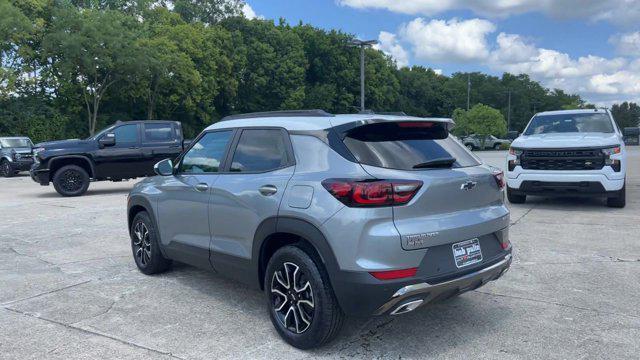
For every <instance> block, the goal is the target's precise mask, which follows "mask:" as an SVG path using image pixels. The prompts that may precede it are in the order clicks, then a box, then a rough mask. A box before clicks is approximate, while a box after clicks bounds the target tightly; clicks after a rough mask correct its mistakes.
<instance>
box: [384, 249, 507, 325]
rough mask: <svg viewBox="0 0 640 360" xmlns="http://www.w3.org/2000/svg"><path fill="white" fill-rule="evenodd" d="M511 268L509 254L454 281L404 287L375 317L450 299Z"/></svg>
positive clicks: (423, 283)
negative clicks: (407, 306)
mask: <svg viewBox="0 0 640 360" xmlns="http://www.w3.org/2000/svg"><path fill="white" fill-rule="evenodd" d="M510 266H511V254H507V255H506V256H505V257H504V258H503V259H502V260H500V261H498V262H497V263H495V264H493V265H490V266H487V267H485V268H484V269H480V270H478V271H475V272H472V273H470V274H466V275H463V276H461V277H459V278H456V279H453V280H449V281H445V282H442V283H439V284H430V283H428V282H421V283H417V284H411V285H407V286H404V287H402V288H400V289H398V291H396V292H395V293H394V294H393V296H391V299H389V301H387V302H386V303H385V304H384V305H382V306H380V307H379V308H378V309H377V310H376V312H375V313H374V315H383V314H387V313H389V314H392V315H396V314H399V313H401V311H402V309H403V306H402V305H405V304H410V303H411V304H417V305H418V306H421V305H424V304H427V303H430V302H433V301H436V300H439V299H443V298H448V297H451V296H455V295H457V294H461V293H464V292H467V291H470V290H474V289H477V288H479V287H480V286H482V285H484V284H486V283H488V282H489V281H492V280H496V279H498V278H499V277H500V276H502V274H504V273H505V272H506V271H507V270H508V269H509V267H510ZM414 306H415V305H414ZM416 307H417V306H416ZM416 307H413V306H412V308H411V310H414V309H415V308H416Z"/></svg>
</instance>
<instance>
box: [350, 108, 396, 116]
mask: <svg viewBox="0 0 640 360" xmlns="http://www.w3.org/2000/svg"><path fill="white" fill-rule="evenodd" d="M358 114H361V115H395V116H407V114H406V113H405V112H404V111H373V110H369V109H367V110H360V111H359V112H358Z"/></svg>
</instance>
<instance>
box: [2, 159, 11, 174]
mask: <svg viewBox="0 0 640 360" xmlns="http://www.w3.org/2000/svg"><path fill="white" fill-rule="evenodd" d="M10 174H11V165H9V162H8V161H3V162H2V164H0V175H2V176H5V177H6V176H9V175H10Z"/></svg>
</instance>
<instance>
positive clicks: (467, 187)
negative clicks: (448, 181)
mask: <svg viewBox="0 0 640 360" xmlns="http://www.w3.org/2000/svg"><path fill="white" fill-rule="evenodd" d="M477 184H478V183H477V182H475V181H467V182H466V183H464V184H462V185H460V190H473V188H475V187H476V185H477Z"/></svg>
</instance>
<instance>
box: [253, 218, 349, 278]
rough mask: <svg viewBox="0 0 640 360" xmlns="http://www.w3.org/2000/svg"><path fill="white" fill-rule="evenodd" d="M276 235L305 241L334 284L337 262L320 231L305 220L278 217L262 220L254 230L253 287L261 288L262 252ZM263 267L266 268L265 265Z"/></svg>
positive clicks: (337, 268) (337, 267)
mask: <svg viewBox="0 0 640 360" xmlns="http://www.w3.org/2000/svg"><path fill="white" fill-rule="evenodd" d="M276 233H288V234H292V235H296V236H298V237H300V238H303V239H305V240H306V241H307V242H308V243H309V244H310V245H311V246H313V248H314V249H315V251H316V252H317V253H318V256H319V257H320V261H322V265H323V266H324V268H325V270H326V271H327V274H328V275H329V280H330V281H331V282H332V283H334V281H333V279H334V277H335V275H336V273H337V272H338V270H339V266H338V261H337V259H336V257H335V255H334V254H333V250H332V249H331V247H330V246H329V242H328V241H327V239H326V237H325V236H324V234H323V233H322V231H321V230H320V229H319V228H318V227H317V226H315V225H313V224H312V223H310V222H309V221H307V220H304V219H300V218H297V217H289V216H278V217H271V218H268V219H266V220H264V221H263V222H262V223H261V224H260V225H259V226H258V228H257V229H256V232H255V236H254V239H253V248H252V256H251V258H252V261H251V264H252V273H253V276H252V277H253V278H254V279H255V284H254V285H257V286H258V287H259V288H261V286H262V279H261V277H262V276H263V275H264V274H262V273H261V270H262V267H263V264H261V263H260V260H261V258H262V252H263V250H264V248H265V245H266V241H267V239H268V238H269V237H270V236H271V235H273V234H276ZM264 266H265V267H266V264H264Z"/></svg>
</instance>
